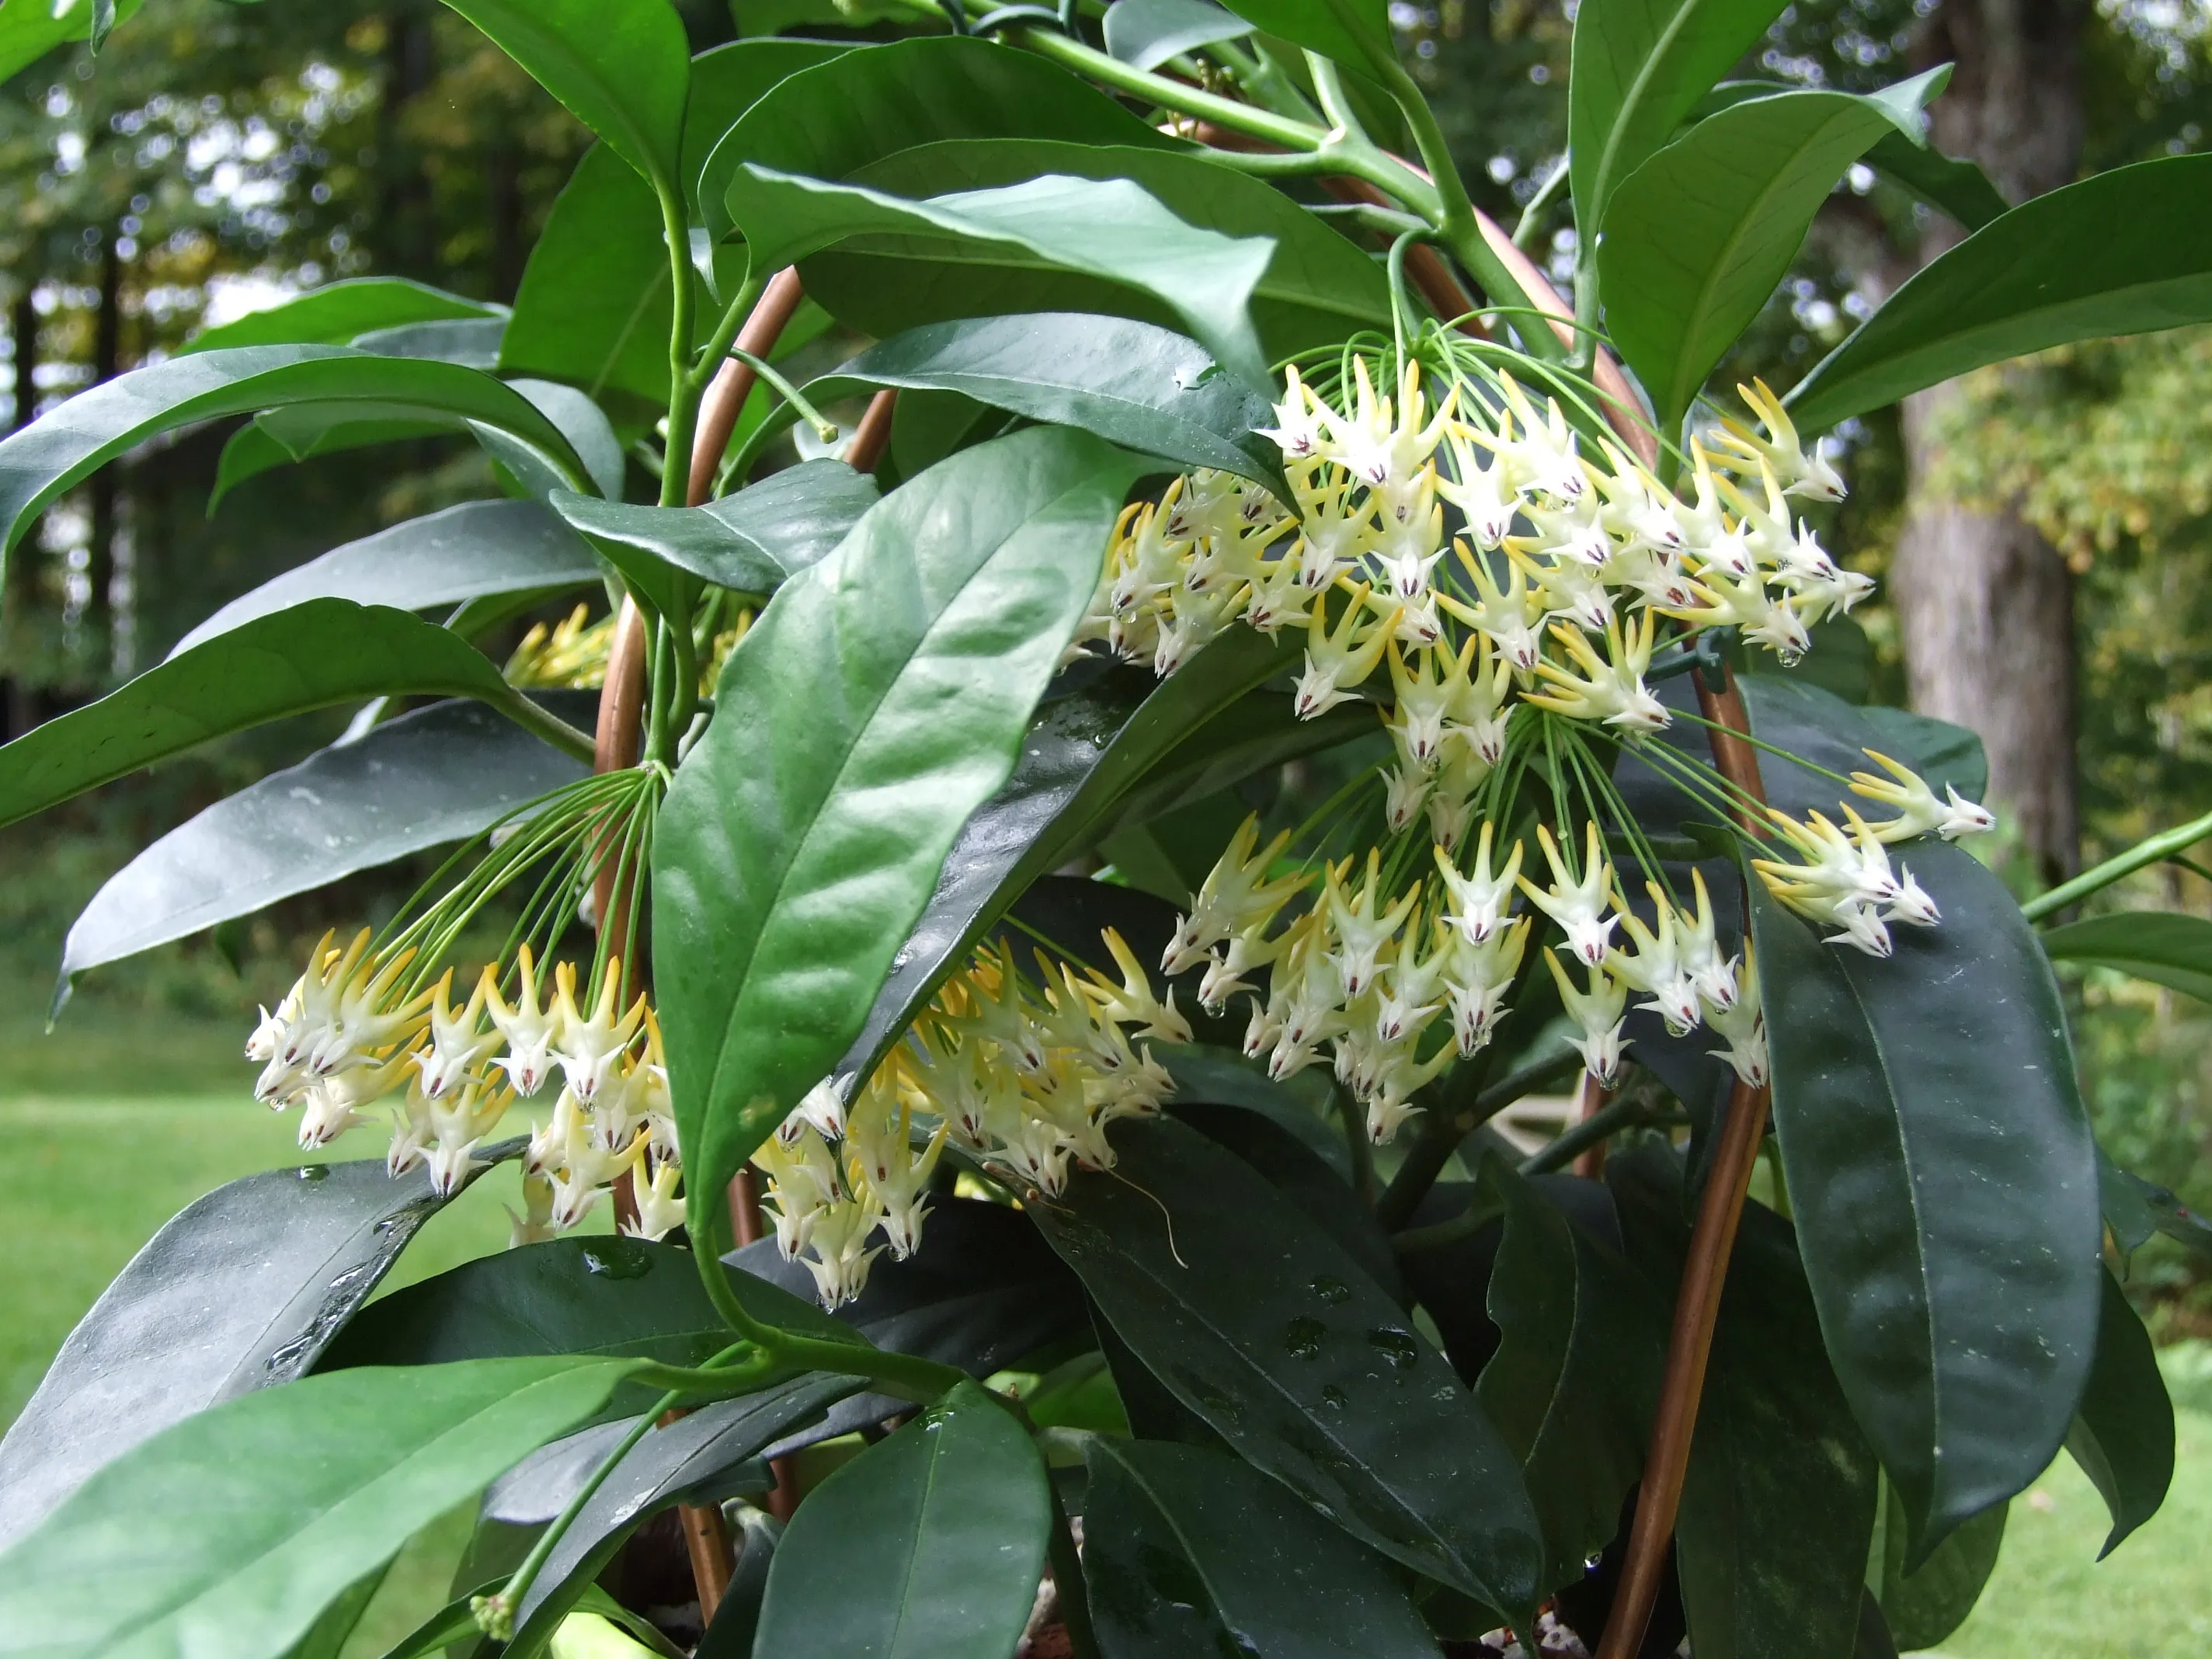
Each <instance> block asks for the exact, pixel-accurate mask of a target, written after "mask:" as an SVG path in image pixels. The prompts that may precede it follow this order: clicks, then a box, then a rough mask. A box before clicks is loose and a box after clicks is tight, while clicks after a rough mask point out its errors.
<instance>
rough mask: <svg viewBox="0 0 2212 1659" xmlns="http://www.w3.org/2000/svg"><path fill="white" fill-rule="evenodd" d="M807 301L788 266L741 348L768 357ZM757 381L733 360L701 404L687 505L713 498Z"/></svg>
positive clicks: (767, 291) (758, 307)
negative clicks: (718, 475)
mask: <svg viewBox="0 0 2212 1659" xmlns="http://www.w3.org/2000/svg"><path fill="white" fill-rule="evenodd" d="M805 297H806V290H805V289H803V288H802V287H800V286H799V272H798V270H797V269H796V268H795V267H793V266H790V265H787V266H785V267H784V268H783V269H782V270H779V271H778V272H776V273H775V276H771V277H769V279H768V286H767V287H766V288H763V289H762V290H761V296H760V299H759V300H758V301H757V302H756V303H755V304H754V306H753V308H752V313H751V314H750V316H748V317H747V318H746V319H745V325H744V327H743V328H741V329H739V330H738V339H737V349H738V350H739V351H749V352H750V353H751V354H752V355H753V356H756V357H762V358H765V357H766V356H768V355H769V352H771V351H773V350H774V349H775V343H776V341H777V339H778V338H779V337H781V335H782V333H783V331H784V329H785V327H786V326H787V325H788V324H789V323H790V321H791V319H792V315H793V313H795V312H796V311H797V310H798V309H799V301H801V300H803V299H805ZM759 378H760V377H759V376H758V375H757V374H755V373H754V371H753V366H752V365H751V364H750V363H749V362H745V360H744V358H742V357H732V358H729V359H728V360H726V362H724V363H723V364H722V366H721V368H719V369H717V370H716V371H715V372H714V382H713V384H712V385H710V386H708V388H707V395H706V397H705V398H704V399H702V401H701V403H700V405H699V427H698V431H697V434H696V436H695V438H694V439H693V441H692V445H691V481H690V488H689V489H687V490H686V491H685V492H684V501H685V502H686V504H687V505H689V506H691V507H697V506H699V505H700V504H701V503H702V502H703V501H706V500H707V499H708V497H710V496H711V495H714V474H715V473H716V472H718V471H720V469H721V465H722V457H723V455H724V453H726V452H727V450H728V449H729V447H730V434H731V433H732V432H733V431H735V430H736V429H737V424H738V415H739V414H741V413H742V412H743V411H744V406H745V399H746V398H750V397H751V396H752V392H753V384H754V382H755V381H756V380H758V379H759Z"/></svg>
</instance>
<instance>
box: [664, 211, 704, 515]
mask: <svg viewBox="0 0 2212 1659" xmlns="http://www.w3.org/2000/svg"><path fill="white" fill-rule="evenodd" d="M659 195H660V224H661V231H662V234H663V235H665V237H666V239H667V241H668V270H669V276H670V279H671V280H670V283H669V287H670V289H671V299H672V301H673V304H672V306H671V311H672V313H673V314H672V315H671V317H670V319H669V322H668V441H667V445H666V447H665V451H664V453H665V454H666V456H667V458H668V460H667V465H665V466H664V467H662V468H661V471H660V504H661V505H662V506H663V507H681V506H683V505H684V493H685V491H686V490H687V489H689V488H690V483H691V428H693V426H694V425H696V423H697V421H698V418H699V394H700V392H701V391H702V387H701V386H700V385H699V384H698V382H697V381H696V380H695V379H694V378H693V375H692V373H691V368H692V365H691V312H692V295H691V224H690V220H689V219H688V218H687V217H685V216H684V203H683V201H682V199H681V198H680V197H678V196H677V194H676V193H675V192H674V191H671V190H669V189H668V188H666V187H665V185H664V186H663V187H662V188H661V189H660V191H659Z"/></svg>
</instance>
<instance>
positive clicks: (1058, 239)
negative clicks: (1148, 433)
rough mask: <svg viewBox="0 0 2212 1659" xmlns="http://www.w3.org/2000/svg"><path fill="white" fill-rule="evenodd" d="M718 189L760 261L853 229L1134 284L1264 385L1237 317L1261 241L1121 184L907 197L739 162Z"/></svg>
mask: <svg viewBox="0 0 2212 1659" xmlns="http://www.w3.org/2000/svg"><path fill="white" fill-rule="evenodd" d="M728 195H729V201H730V207H731V211H732V214H733V215H734V216H737V217H738V219H739V220H740V221H741V222H743V223H744V225H745V227H746V231H747V236H746V240H747V243H748V245H749V246H750V247H751V249H752V251H753V257H754V258H756V259H758V260H760V261H762V262H763V263H765V264H770V265H782V264H790V263H792V262H793V261H795V260H799V259H803V258H805V257H806V256H807V255H808V254H810V253H816V252H820V251H822V250H823V249H824V248H828V247H833V246H836V244H838V243H840V242H842V241H845V240H848V239H851V238H854V237H859V236H885V235H889V236H922V237H929V238H932V239H934V240H941V241H949V242H950V243H951V245H952V246H951V248H950V249H948V250H946V252H948V253H949V254H950V255H951V257H952V258H954V259H955V260H962V261H964V260H967V259H969V258H980V259H981V260H985V261H991V262H995V263H997V264H1000V265H1002V266H1003V265H1006V264H1015V265H1020V264H1030V263H1034V264H1038V265H1042V266H1044V267H1048V268H1058V269H1060V270H1073V271H1078V272H1081V273H1085V274H1087V275H1091V276H1098V277H1103V279H1105V280H1106V281H1108V282H1109V283H1116V284H1119V285H1120V286H1122V287H1125V288H1131V289H1136V290H1137V291H1138V292H1139V293H1140V294H1143V295H1149V296H1150V297H1152V299H1154V300H1156V301H1158V302H1159V303H1161V304H1164V305H1165V306H1166V307H1168V308H1169V309H1170V310H1171V311H1172V312H1173V313H1175V314H1176V316H1177V317H1178V318H1180V319H1182V322H1183V323H1184V324H1185V325H1187V326H1188V328H1189V329H1190V331H1191V332H1192V333H1193V334H1194V335H1196V336H1197V337H1198V338H1199V339H1200V342H1202V343H1204V344H1205V346H1206V349H1208V350H1209V351H1211V352H1212V354H1213V355H1214V356H1215V357H1216V359H1218V361H1219V362H1222V363H1223V364H1225V365H1226V366H1227V367H1228V368H1231V369H1232V370H1233V371H1235V372H1236V373H1237V374H1242V375H1243V376H1245V377H1246V378H1247V379H1248V380H1251V381H1253V382H1254V383H1255V385H1259V384H1265V382H1266V380H1267V366H1266V364H1265V363H1264V362H1262V361H1261V357H1260V349H1259V343H1258V340H1257V337H1255V334H1254V333H1253V330H1252V321H1251V318H1250V316H1249V306H1250V301H1251V296H1252V290H1253V289H1254V288H1255V286H1257V284H1258V283H1259V281H1260V277H1261V273H1262V272H1264V271H1265V270H1267V266H1268V263H1269V261H1270V260H1272V259H1273V257H1274V244H1273V241H1272V240H1268V239H1266V238H1261V237H1245V238H1237V237H1230V236H1224V235H1222V234H1220V233H1219V232H1218V231H1213V230H1209V229H1206V228H1201V227H1199V226H1194V225H1191V224H1188V223H1186V222H1184V221H1182V219H1179V218H1177V217H1176V215H1175V214H1174V213H1173V212H1171V211H1170V210H1169V209H1167V208H1166V207H1164V206H1163V205H1162V204H1161V203H1160V202H1159V201H1158V199H1157V198H1156V197H1153V196H1152V195H1151V194H1150V193H1148V192H1147V191H1146V190H1145V189H1144V187H1143V186H1142V185H1138V184H1135V183H1133V182H1132V181H1131V180H1129V179H1084V178H1077V177H1073V176H1070V175H1066V174H1059V173H1054V174H1047V175H1046V176H1044V177H1042V178H1037V179H1030V180H1028V181H1027V182H1025V183H1023V184H1018V185H1006V186H1004V187H1002V188H1000V189H996V190H979V191H953V192H951V193H950V194H946V195H937V196H931V197H926V198H923V199H921V200H912V199H908V198H907V197H899V196H891V195H886V194H884V192H883V191H877V190H871V189H868V188H866V187H865V186H862V185H837V184H830V183H827V182H825V181H823V180H821V179H811V178H807V177H805V176H803V175H801V174H798V173H780V172H776V171H774V170H772V169H770V168H767V167H761V166H760V165H758V164H757V163H755V162H750V161H748V162H747V163H745V164H744V166H743V167H740V168H739V169H738V172H737V173H735V174H733V175H732V178H731V180H730V186H729V192H728Z"/></svg>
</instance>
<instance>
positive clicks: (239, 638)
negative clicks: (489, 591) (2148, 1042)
mask: <svg viewBox="0 0 2212 1659" xmlns="http://www.w3.org/2000/svg"><path fill="white" fill-rule="evenodd" d="M386 694H404V695H406V696H447V697H474V698H477V699H478V700H479V701H482V702H489V703H492V704H495V705H497V706H499V707H501V708H513V707H514V705H516V704H517V703H519V702H520V701H521V693H520V692H518V691H516V690H513V688H512V687H510V686H509V685H508V684H507V682H506V681H505V680H503V679H501V678H500V675H499V670H498V669H497V668H496V667H495V666H494V665H492V664H491V663H490V662H489V661H488V660H487V659H485V658H484V657H483V655H482V654H481V653H478V652H477V650H476V648H475V647H473V646H471V645H470V644H469V643H468V641H465V640H464V639H462V638H461V637H460V636H459V635H455V634H450V633H448V632H447V631H446V630H445V629H442V628H440V627H438V626H437V625H436V624H435V623H427V622H424V621H423V620H422V618H421V617H416V616H411V615H410V614H409V613H408V612H406V611H393V610H391V609H389V608H387V607H386V606H384V605H355V604H354V603H352V602H351V601H350V600H347V599H309V600H307V602H306V603H304V604H301V605H294V606H293V607H291V609H289V610H288V611H279V612H278V613H277V614H276V615H275V616H270V617H258V618H257V619H255V620H254V621H252V622H249V623H243V624H241V625H240V626H239V627H237V628H234V629H231V630H230V631H229V632H228V633H227V634H222V635H218V636H217V637H216V638H215V639H212V640H210V641H207V643H206V644H204V645H201V646H197V647H194V648H193V649H192V650H191V651H189V652H186V653H185V654H184V655H182V656H179V657H172V658H171V659H169V660H168V661H167V662H165V663H163V664H162V665H161V666H160V667H158V668H153V669H149V670H148V671H146V672H145V673H143V674H141V675H139V676H138V678H137V679H135V680H132V681H131V682H130V683H129V684H126V685H125V686H124V687H123V688H122V689H121V690H117V691H111V692H109V693H108V694H107V696H104V697H102V698H101V699H100V701H99V702H95V703H90V704H88V705H87V706H86V707H84V708H76V709H72V710H70V712H69V713H68V714H64V715H62V716H61V717H60V718H59V719H58V720H48V721H47V722H46V724H45V725H43V726H34V727H33V728H32V729H31V730H30V731H28V732H25V733H24V734H23V735H22V736H21V737H20V738H16V739H15V741H13V742H12V743H9V744H6V745H5V746H0V823H15V821H16V820H17V819H18V818H24V817H29V816H30V815H31V814H32V813H33V812H42V811H45V810H46V808H47V807H49V806H52V805H56V804H57V803H58V802H61V801H64V800H67V799H69V798H70V796H72V795H77V794H82V793H83V792H84V791H86V790H88V789H93V788H97V787H99V786H100V785H101V784H103V783H106V782H109V781H112V780H114V779H116V778H119V777H121V776H122V775H124V774H125V773H126V772H135V771H137V769H139V768H140V767H142V766H151V765H152V764H154V763H155V762H156V761H161V760H167V759H168V758H170V757H172V756H174V755H179V754H181V753H183V752H184V751H185V750H187V749H190V748H191V747H193V746H194V745H195V744H202V743H205V742H206V741H207V740H208V739H209V738H219V737H222V736H224V735H225V734H227V733H228V732H241V731H244V730H245V729H246V727H248V726H260V725H264V724H265V723H267V722H268V721H270V720H282V719H283V718H284V717H285V716H286V715H288V714H305V713H307V711H308V710H309V709H313V708H329V707H330V706H331V704H332V703H337V702H354V701H356V700H357V699H360V698H364V697H374V696H384V695H386Z"/></svg>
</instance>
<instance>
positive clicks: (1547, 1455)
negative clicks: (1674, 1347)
mask: <svg viewBox="0 0 2212 1659" xmlns="http://www.w3.org/2000/svg"><path fill="white" fill-rule="evenodd" d="M1477 1189H1478V1198H1477V1202H1478V1203H1480V1202H1482V1201H1483V1200H1484V1199H1487V1200H1489V1201H1490V1202H1492V1203H1494V1204H1496V1205H1498V1206H1500V1207H1501V1208H1502V1209H1503V1211H1504V1218H1505V1231H1504V1239H1503V1242H1502V1243H1500V1244H1499V1246H1498V1261H1497V1266H1496V1267H1495V1268H1494V1269H1493V1270H1492V1273H1491V1276H1490V1293H1489V1298H1488V1301H1489V1310H1490V1317H1491V1319H1492V1322H1493V1323H1495V1324H1496V1325H1497V1327H1498V1332H1499V1334H1500V1338H1501V1340H1500V1342H1499V1344H1498V1352H1497V1354H1496V1356H1495V1357H1494V1358H1492V1360H1491V1362H1490V1363H1489V1364H1487V1365H1486V1366H1485V1367H1484V1368H1483V1371H1482V1375H1481V1376H1480V1379H1479V1380H1478V1381H1477V1383H1476V1384H1475V1398H1476V1399H1478V1400H1480V1401H1481V1402H1482V1407H1483V1410H1484V1411H1485V1412H1486V1413H1489V1416H1490V1419H1491V1420H1492V1422H1493V1423H1495V1424H1497V1425H1498V1431H1499V1432H1500V1433H1502V1434H1503V1435H1504V1437H1505V1442H1506V1443H1507V1444H1508V1445H1509V1446H1510V1447H1511V1448H1512V1449H1513V1452H1514V1455H1516V1457H1518V1458H1519V1459H1520V1461H1521V1468H1522V1474H1523V1475H1524V1476H1525V1477H1526V1479H1527V1481H1528V1495H1529V1497H1530V1498H1533V1499H1534V1502H1535V1505H1536V1514H1537V1516H1538V1518H1539V1519H1540V1520H1541V1522H1542V1523H1543V1529H1544V1545H1545V1549H1546V1552H1547V1557H1546V1563H1545V1577H1544V1585H1543V1587H1544V1588H1545V1589H1560V1588H1563V1587H1565V1586H1566V1585H1569V1584H1572V1583H1578V1582H1580V1580H1581V1578H1582V1576H1583V1562H1584V1560H1585V1559H1587V1558H1588V1557H1589V1556H1590V1555H1592V1554H1594V1553H1596V1552H1597V1551H1598V1550H1600V1549H1601V1548H1603V1547H1605V1545H1606V1544H1607V1542H1608V1541H1610V1540H1611V1539H1612V1537H1613V1533H1614V1531H1615V1530H1616V1529H1617V1528H1618V1527H1619V1526H1620V1505H1621V1500H1622V1499H1623V1498H1626V1497H1627V1496H1628V1492H1629V1488H1630V1487H1632V1486H1634V1485H1635V1484H1636V1482H1637V1481H1638V1479H1640V1478H1641V1476H1642V1474H1643V1472H1644V1443H1645V1442H1646V1440H1647V1439H1648V1438H1649V1437H1650V1424H1651V1413H1652V1410H1653V1407H1654V1406H1655V1405H1656V1401H1657V1399H1658V1395H1659V1371H1660V1367H1661V1364H1662V1360H1663V1357H1664V1355H1665V1352H1666V1343H1667V1337H1666V1327H1665V1322H1664V1313H1663V1310H1662V1308H1661V1307H1659V1306H1658V1305H1657V1304H1656V1303H1655V1302H1654V1300H1653V1298H1652V1297H1651V1294H1650V1291H1649V1290H1648V1289H1647V1288H1646V1287H1645V1285H1644V1283H1643V1281H1641V1280H1640V1279H1638V1278H1637V1276H1636V1274H1635V1273H1633V1272H1632V1270H1631V1269H1630V1267H1629V1266H1628V1264H1627V1263H1626V1261H1622V1260H1621V1259H1620V1255H1619V1254H1618V1253H1617V1252H1615V1251H1614V1250H1613V1249H1610V1248H1608V1247H1607V1245H1606V1244H1605V1243H1603V1242H1601V1240H1600V1239H1598V1238H1597V1237H1594V1236H1593V1235H1592V1234H1590V1233H1589V1232H1588V1231H1585V1230H1583V1228H1581V1227H1579V1226H1577V1225H1576V1224H1575V1223H1574V1222H1572V1221H1571V1220H1569V1219H1568V1218H1567V1217H1566V1216H1565V1214H1564V1213H1563V1212H1561V1211H1560V1210H1559V1209H1558V1208H1557V1207H1555V1206H1553V1205H1552V1204H1551V1203H1549V1202H1547V1200H1546V1199H1545V1198H1544V1197H1543V1196H1542V1195H1541V1194H1540V1193H1539V1192H1538V1191H1537V1189H1536V1188H1534V1187H1533V1186H1532V1185H1531V1184H1530V1183H1529V1182H1528V1181H1527V1180H1525V1179H1524V1178H1522V1176H1518V1175H1516V1174H1515V1173H1514V1171H1513V1170H1512V1169H1511V1168H1510V1166H1508V1165H1507V1164H1506V1163H1505V1162H1504V1159H1502V1158H1498V1156H1497V1155H1496V1154H1495V1153H1492V1154H1491V1155H1490V1156H1488V1157H1486V1158H1484V1160H1483V1163H1482V1170H1481V1175H1480V1179H1479V1181H1478V1182H1477Z"/></svg>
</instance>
